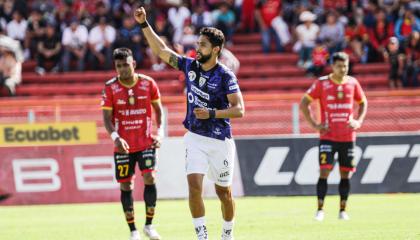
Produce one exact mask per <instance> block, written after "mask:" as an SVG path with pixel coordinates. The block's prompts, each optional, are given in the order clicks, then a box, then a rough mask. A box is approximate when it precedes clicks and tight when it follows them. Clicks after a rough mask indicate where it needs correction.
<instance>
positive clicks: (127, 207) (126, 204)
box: [121, 190, 136, 231]
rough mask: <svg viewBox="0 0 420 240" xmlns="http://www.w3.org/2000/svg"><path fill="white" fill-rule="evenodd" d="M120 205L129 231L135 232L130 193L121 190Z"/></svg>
mask: <svg viewBox="0 0 420 240" xmlns="http://www.w3.org/2000/svg"><path fill="white" fill-rule="evenodd" d="M121 204H122V206H123V210H124V214H125V219H126V221H127V224H128V227H130V231H134V230H136V224H135V221H134V207H133V194H132V191H123V190H121Z"/></svg>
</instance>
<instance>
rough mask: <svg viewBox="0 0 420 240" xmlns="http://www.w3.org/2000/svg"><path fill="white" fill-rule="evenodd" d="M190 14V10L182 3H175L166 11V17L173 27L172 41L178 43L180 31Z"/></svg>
mask: <svg viewBox="0 0 420 240" xmlns="http://www.w3.org/2000/svg"><path fill="white" fill-rule="evenodd" d="M190 16H191V12H190V10H189V9H188V8H187V7H186V6H184V5H183V4H177V5H175V6H173V7H171V8H170V9H169V11H168V19H169V22H170V23H171V24H172V27H173V28H174V36H173V39H172V41H173V42H174V43H179V41H180V39H181V36H182V32H183V31H184V23H185V20H187V19H188V18H189V17H190Z"/></svg>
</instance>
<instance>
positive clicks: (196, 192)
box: [188, 184, 202, 197]
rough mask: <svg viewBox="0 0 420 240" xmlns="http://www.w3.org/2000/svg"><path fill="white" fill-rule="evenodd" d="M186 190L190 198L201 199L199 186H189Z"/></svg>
mask: <svg viewBox="0 0 420 240" xmlns="http://www.w3.org/2000/svg"><path fill="white" fill-rule="evenodd" d="M188 189H189V193H190V197H201V192H202V187H201V186H200V185H199V184H190V185H189V186H188Z"/></svg>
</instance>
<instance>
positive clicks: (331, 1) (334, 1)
mask: <svg viewBox="0 0 420 240" xmlns="http://www.w3.org/2000/svg"><path fill="white" fill-rule="evenodd" d="M321 7H322V8H323V9H325V11H327V12H328V11H338V12H346V11H347V10H348V8H349V6H348V1H347V0H323V1H322V3H321Z"/></svg>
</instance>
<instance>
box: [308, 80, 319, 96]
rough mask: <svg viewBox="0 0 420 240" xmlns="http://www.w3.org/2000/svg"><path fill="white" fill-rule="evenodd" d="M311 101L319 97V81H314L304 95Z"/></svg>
mask: <svg viewBox="0 0 420 240" xmlns="http://www.w3.org/2000/svg"><path fill="white" fill-rule="evenodd" d="M305 96H306V97H308V98H309V99H310V100H311V101H312V100H314V99H318V98H320V97H321V81H319V80H317V81H315V82H314V83H313V84H312V86H311V87H310V88H309V89H308V90H307V91H306V94H305Z"/></svg>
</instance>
